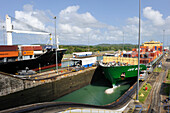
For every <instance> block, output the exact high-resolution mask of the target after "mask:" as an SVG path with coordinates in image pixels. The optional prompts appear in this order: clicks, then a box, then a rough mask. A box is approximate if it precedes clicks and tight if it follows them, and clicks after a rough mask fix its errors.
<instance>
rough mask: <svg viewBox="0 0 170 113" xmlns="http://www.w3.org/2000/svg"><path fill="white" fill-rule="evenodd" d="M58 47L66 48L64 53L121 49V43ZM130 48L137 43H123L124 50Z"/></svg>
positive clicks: (129, 49)
mask: <svg viewBox="0 0 170 113" xmlns="http://www.w3.org/2000/svg"><path fill="white" fill-rule="evenodd" d="M59 48H63V49H67V51H66V54H72V53H73V52H87V51H91V52H97V51H117V50H123V44H99V45H93V46H92V45H90V46H87V45H60V46H59ZM132 48H137V45H133V44H124V50H126V51H131V50H132Z"/></svg>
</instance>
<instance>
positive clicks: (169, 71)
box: [167, 69, 170, 80]
mask: <svg viewBox="0 0 170 113" xmlns="http://www.w3.org/2000/svg"><path fill="white" fill-rule="evenodd" d="M167 80H170V69H169V70H168V76H167Z"/></svg>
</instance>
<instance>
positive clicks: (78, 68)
mask: <svg viewBox="0 0 170 113" xmlns="http://www.w3.org/2000/svg"><path fill="white" fill-rule="evenodd" d="M80 70H84V67H83V66H75V67H73V69H72V70H71V71H72V72H77V71H80Z"/></svg>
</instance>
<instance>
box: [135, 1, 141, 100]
mask: <svg viewBox="0 0 170 113" xmlns="http://www.w3.org/2000/svg"><path fill="white" fill-rule="evenodd" d="M140 12H141V0H139V38H138V77H137V87H136V102H139V99H138V93H139V70H140V16H141V14H140Z"/></svg>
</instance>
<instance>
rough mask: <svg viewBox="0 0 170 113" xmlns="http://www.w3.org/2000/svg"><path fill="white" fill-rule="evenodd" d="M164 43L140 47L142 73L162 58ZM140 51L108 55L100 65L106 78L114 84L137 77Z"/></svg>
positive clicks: (148, 43) (146, 43)
mask: <svg viewBox="0 0 170 113" xmlns="http://www.w3.org/2000/svg"><path fill="white" fill-rule="evenodd" d="M162 51H163V48H162V43H160V42H157V41H150V42H145V43H143V45H142V46H141V47H140V71H141V70H146V69H147V68H146V66H147V65H152V64H153V62H155V61H156V60H158V58H160V57H161V56H162V54H163V53H162ZM137 57H138V49H136V48H134V49H132V51H128V52H126V51H123V52H116V53H114V54H112V55H111V54H109V55H108V54H106V55H105V56H103V61H102V62H101V63H100V67H101V68H102V70H103V72H104V75H105V77H106V78H107V79H108V80H109V81H110V82H111V83H112V85H113V86H114V85H116V83H117V82H118V81H120V80H124V79H127V78H131V77H137V75H138V74H137V72H138V58H137Z"/></svg>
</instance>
